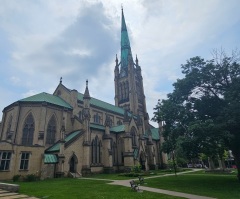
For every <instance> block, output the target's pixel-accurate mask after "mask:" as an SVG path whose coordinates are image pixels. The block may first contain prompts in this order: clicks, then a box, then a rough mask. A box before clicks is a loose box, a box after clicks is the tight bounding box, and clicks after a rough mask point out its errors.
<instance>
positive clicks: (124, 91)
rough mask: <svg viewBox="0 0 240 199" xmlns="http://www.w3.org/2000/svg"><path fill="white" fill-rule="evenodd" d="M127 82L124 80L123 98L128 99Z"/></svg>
mask: <svg viewBox="0 0 240 199" xmlns="http://www.w3.org/2000/svg"><path fill="white" fill-rule="evenodd" d="M126 94H127V93H126V84H125V82H123V99H126Z"/></svg>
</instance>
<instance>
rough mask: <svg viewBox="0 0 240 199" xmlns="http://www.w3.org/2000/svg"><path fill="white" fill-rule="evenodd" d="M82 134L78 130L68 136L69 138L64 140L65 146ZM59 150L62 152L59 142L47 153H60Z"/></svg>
mask: <svg viewBox="0 0 240 199" xmlns="http://www.w3.org/2000/svg"><path fill="white" fill-rule="evenodd" d="M80 133H81V131H80V130H78V131H74V132H72V133H70V134H68V135H67V137H66V138H65V139H64V141H65V144H66V143H67V142H68V141H70V140H71V139H73V138H74V137H76V136H77V135H79V134H80ZM59 150H60V143H59V142H57V143H55V144H54V145H53V146H51V147H50V148H48V149H47V150H46V152H57V151H59Z"/></svg>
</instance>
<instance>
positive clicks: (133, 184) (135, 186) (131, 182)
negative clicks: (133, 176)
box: [130, 180, 139, 191]
mask: <svg viewBox="0 0 240 199" xmlns="http://www.w3.org/2000/svg"><path fill="white" fill-rule="evenodd" d="M130 185H131V189H132V190H134V191H139V187H138V185H137V184H136V182H135V181H134V180H131V181H130Z"/></svg>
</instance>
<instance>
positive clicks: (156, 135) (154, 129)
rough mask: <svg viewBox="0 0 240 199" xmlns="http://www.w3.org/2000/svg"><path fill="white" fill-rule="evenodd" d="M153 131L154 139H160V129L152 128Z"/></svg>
mask: <svg viewBox="0 0 240 199" xmlns="http://www.w3.org/2000/svg"><path fill="white" fill-rule="evenodd" d="M151 133H152V139H153V140H159V139H160V138H159V131H158V128H151Z"/></svg>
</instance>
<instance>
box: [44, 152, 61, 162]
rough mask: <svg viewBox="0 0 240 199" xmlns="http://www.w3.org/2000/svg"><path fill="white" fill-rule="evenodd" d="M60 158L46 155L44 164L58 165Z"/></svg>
mask: <svg viewBox="0 0 240 199" xmlns="http://www.w3.org/2000/svg"><path fill="white" fill-rule="evenodd" d="M56 163H58V158H57V156H56V155H55V154H44V164H56Z"/></svg>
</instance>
